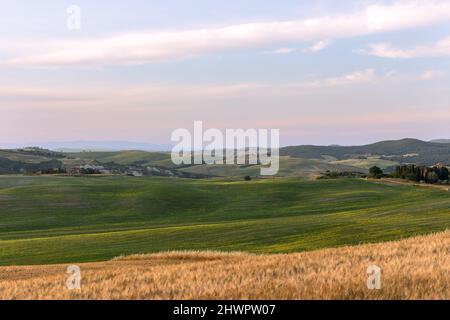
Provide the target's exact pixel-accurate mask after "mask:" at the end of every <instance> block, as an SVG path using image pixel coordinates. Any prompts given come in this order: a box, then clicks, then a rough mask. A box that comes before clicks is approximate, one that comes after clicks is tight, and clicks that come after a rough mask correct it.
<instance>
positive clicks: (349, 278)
mask: <svg viewBox="0 0 450 320" xmlns="http://www.w3.org/2000/svg"><path fill="white" fill-rule="evenodd" d="M372 264H375V265H378V266H380V267H381V269H382V289H381V290H368V289H367V286H366V281H367V274H366V269H367V267H368V266H369V265H372ZM79 266H80V268H81V271H82V282H81V290H68V289H66V287H65V283H66V278H67V274H66V273H65V272H66V268H67V265H50V266H26V267H2V268H0V299H449V298H450V231H447V232H444V233H439V234H435V235H429V236H423V237H416V238H411V239H407V240H403V241H398V242H389V243H380V244H370V245H361V246H356V247H344V248H338V249H326V250H319V251H314V252H305V253H296V254H283V255H249V254H244V253H228V254H224V253H217V252H173V253H161V254H154V255H136V256H130V257H119V258H116V259H114V260H112V261H108V262H101V263H86V264H79Z"/></svg>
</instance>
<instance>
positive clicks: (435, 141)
mask: <svg viewBox="0 0 450 320" xmlns="http://www.w3.org/2000/svg"><path fill="white" fill-rule="evenodd" d="M430 142H434V143H450V139H435V140H430Z"/></svg>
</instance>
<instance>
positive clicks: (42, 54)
mask: <svg viewBox="0 0 450 320" xmlns="http://www.w3.org/2000/svg"><path fill="white" fill-rule="evenodd" d="M449 19H450V2H449V1H437V0H434V1H433V0H431V1H398V2H396V3H394V4H389V5H384V4H375V5H369V6H367V7H366V8H364V9H363V10H361V11H359V12H355V13H350V14H346V15H328V16H322V17H314V18H310V19H304V20H292V21H272V22H260V23H247V24H237V25H230V26H225V27H219V28H204V29H192V30H181V31H164V32H135V33H126V34H120V35H112V36H108V37H100V38H79V39H78V40H73V41H61V39H54V40H52V41H38V42H36V43H35V45H34V46H32V48H29V49H28V50H26V51H22V50H20V48H14V47H11V45H9V44H7V43H0V47H5V48H7V51H8V52H9V53H10V57H9V58H8V59H6V61H3V64H7V65H9V66H34V67H36V66H37V67H61V66H80V65H82V66H85V65H127V64H142V63H150V62H156V61H161V60H168V59H177V58H185V57H191V56H197V55H202V54H208V53H213V52H221V51H226V50H236V49H241V48H254V47H260V48H263V47H267V46H270V45H274V44H281V43H286V42H310V41H322V42H318V43H316V45H315V46H313V47H312V49H313V50H316V51H317V50H320V49H323V48H324V47H325V46H326V43H325V42H323V39H339V38H345V37H353V36H362V35H368V34H374V33H381V32H390V31H396V30H401V29H407V28H415V27H420V26H428V25H433V24H436V23H440V22H446V21H448V20H449ZM28 40H29V39H28ZM28 40H25V41H27V42H28ZM378 48H379V47H378ZM22 49H23V48H22ZM379 51H380V50H379ZM400 55H401V54H400Z"/></svg>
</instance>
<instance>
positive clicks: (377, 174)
mask: <svg viewBox="0 0 450 320" xmlns="http://www.w3.org/2000/svg"><path fill="white" fill-rule="evenodd" d="M369 176H370V177H372V178H377V179H379V178H381V177H382V176H383V170H381V169H380V168H378V167H377V166H373V167H372V168H370V169H369Z"/></svg>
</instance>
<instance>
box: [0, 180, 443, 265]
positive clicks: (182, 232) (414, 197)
mask: <svg viewBox="0 0 450 320" xmlns="http://www.w3.org/2000/svg"><path fill="white" fill-rule="evenodd" d="M449 227H450V193H448V192H444V191H441V190H433V189H428V188H418V187H409V186H388V185H383V184H374V183H371V182H367V181H363V180H354V179H339V180H321V181H305V180H302V179H297V178H278V179H268V180H252V181H226V180H217V179H205V180H189V179H176V178H151V177H142V178H135V177H121V176H111V177H62V176H60V177H58V176H42V177H38V176H36V177H24V176H0V265H16V264H48V263H65V262H84V261H99V260H106V259H109V258H112V257H115V256H118V255H122V254H133V253H149V252H156V251H164V250H173V249H176V250H181V249H198V250H205V249H211V250H226V251H235V250H242V251H249V252H256V253H275V252H294V251H303V250H313V249H318V248H324V247H335V246H342V245H349V244H358V243H365V242H378V241H385V240H393V239H398V238H403V237H407V236H411V235H416V234H423V233H428V232H433V231H441V230H445V229H446V228H449Z"/></svg>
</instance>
